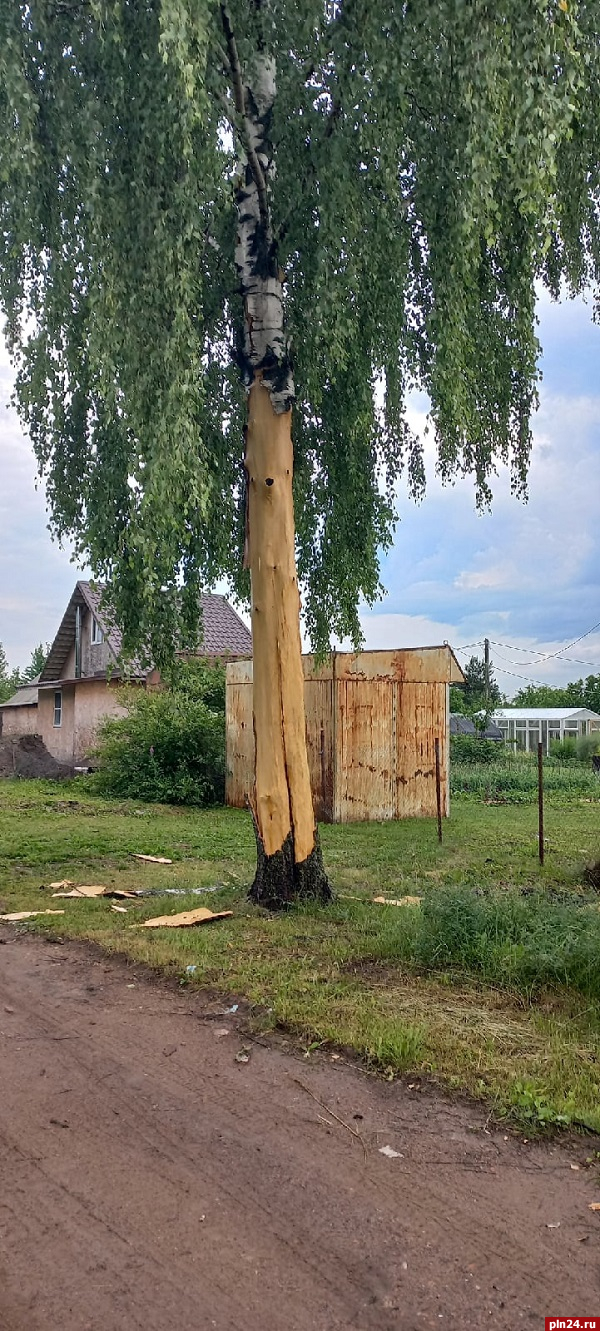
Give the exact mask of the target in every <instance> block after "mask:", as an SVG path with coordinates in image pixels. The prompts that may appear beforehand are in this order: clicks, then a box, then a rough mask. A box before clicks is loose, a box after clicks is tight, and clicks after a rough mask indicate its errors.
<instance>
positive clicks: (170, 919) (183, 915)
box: [132, 906, 233, 929]
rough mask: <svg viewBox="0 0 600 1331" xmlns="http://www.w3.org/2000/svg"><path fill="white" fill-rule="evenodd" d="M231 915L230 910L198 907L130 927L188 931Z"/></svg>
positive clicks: (160, 916)
mask: <svg viewBox="0 0 600 1331" xmlns="http://www.w3.org/2000/svg"><path fill="white" fill-rule="evenodd" d="M230 915H233V911H232V910H217V911H212V910H208V909H207V907H206V906H199V907H198V909H197V910H183V911H180V912H179V913H178V914H177V915H157V916H155V918H154V919H152V920H143V921H142V923H141V924H134V925H132V928H133V929H188V928H189V927H190V926H191V925H193V924H209V923H210V922H211V921H212V920H225V919H227V918H228V917H229V916H230Z"/></svg>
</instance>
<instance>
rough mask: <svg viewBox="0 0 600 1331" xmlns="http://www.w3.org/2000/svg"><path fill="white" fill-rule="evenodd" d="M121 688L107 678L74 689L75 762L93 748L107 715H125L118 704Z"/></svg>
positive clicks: (89, 681) (86, 682)
mask: <svg viewBox="0 0 600 1331" xmlns="http://www.w3.org/2000/svg"><path fill="white" fill-rule="evenodd" d="M101 645H102V646H103V645H104V644H101ZM120 687H121V685H120V684H117V683H114V684H113V683H111V682H110V681H108V682H107V680H105V679H90V680H84V679H82V680H80V681H79V682H78V683H77V685H76V686H75V720H74V728H73V729H74V734H73V753H74V757H75V760H76V761H77V759H79V758H84V757H86V756H87V755H89V753H90V750H91V749H93V747H94V744H95V740H96V732H97V729H98V725H99V723H100V721H103V720H104V717H105V716H125V715H126V708H125V707H121V705H120V703H119V701H118V693H119V688H120Z"/></svg>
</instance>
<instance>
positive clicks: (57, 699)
mask: <svg viewBox="0 0 600 1331" xmlns="http://www.w3.org/2000/svg"><path fill="white" fill-rule="evenodd" d="M54 725H55V726H60V725H62V693H55V694H54Z"/></svg>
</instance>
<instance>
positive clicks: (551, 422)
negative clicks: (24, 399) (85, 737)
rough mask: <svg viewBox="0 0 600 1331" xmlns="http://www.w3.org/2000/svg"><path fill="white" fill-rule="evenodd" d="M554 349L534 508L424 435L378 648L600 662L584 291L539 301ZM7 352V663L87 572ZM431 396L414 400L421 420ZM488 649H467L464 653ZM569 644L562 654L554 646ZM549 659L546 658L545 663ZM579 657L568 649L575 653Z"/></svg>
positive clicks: (594, 390) (557, 671)
mask: <svg viewBox="0 0 600 1331" xmlns="http://www.w3.org/2000/svg"><path fill="white" fill-rule="evenodd" d="M539 314H540V338H541V341H542V345H543V348H544V357H543V363H542V368H543V372H544V379H543V383H542V389H541V405H540V410H539V412H538V414H537V416H536V418H535V421H534V449H533V454H532V462H531V470H530V480H529V493H530V498H529V502H528V504H526V505H524V504H522V503H520V502H518V501H517V500H515V499H514V498H513V497H512V496H511V494H510V484H509V480H508V477H507V475H506V474H505V473H504V472H501V473H500V474H499V476H498V479H497V482H496V484H495V486H494V505H493V511H492V513H491V514H484V515H479V514H477V512H476V510H475V502H474V492H473V486H472V483H471V482H470V481H468V480H464V481H460V482H458V483H457V484H456V485H454V486H451V487H446V488H443V487H442V486H441V485H440V483H439V480H438V479H437V477H436V475H435V459H434V457H433V455H432V450H431V445H430V443H429V442H428V441H427V439H426V445H425V447H426V458H427V470H428V487H427V494H426V498H425V499H424V501H423V502H422V503H421V504H420V505H415V504H414V503H412V501H411V500H409V499H408V497H407V496H406V493H405V492H404V491H403V490H402V489H401V490H400V493H399V512H400V522H399V525H398V529H397V533H396V539H395V542H394V547H393V549H392V550H391V551H390V553H389V554H388V555H387V556H386V558H385V560H384V563H383V569H382V576H383V582H384V584H385V586H386V588H387V595H386V597H385V600H383V601H381V602H378V603H377V605H376V606H375V607H373V608H371V609H370V610H369V609H367V608H365V609H364V611H363V613H362V616H361V618H362V623H363V628H364V632H365V638H366V644H367V646H369V647H395V646H399V647H400V646H425V645H427V644H430V643H437V642H442V641H448V642H449V643H450V644H451V645H452V646H453V647H455V648H457V649H458V648H462V647H464V646H466V645H467V644H471V643H478V642H480V641H481V640H482V639H483V638H484V637H486V636H487V637H488V638H490V639H491V640H492V649H491V652H492V660H493V663H494V667H495V671H496V676H497V679H498V682H499V684H500V687H501V688H502V689H503V690H505V692H506V693H507V694H508V695H509V696H510V695H511V694H512V693H513V692H514V691H515V690H516V689H517V688H519V687H520V685H521V683H522V682H523V680H521V679H519V678H517V677H516V676H517V675H522V676H524V678H525V679H531V680H540V681H543V682H548V683H553V684H561V683H563V682H566V681H567V680H569V679H577V678H579V677H580V676H581V675H586V674H590V673H597V672H599V671H600V630H599V631H596V632H594V633H593V634H590V635H588V636H586V637H585V639H584V640H583V641H581V642H579V643H577V646H576V647H573V648H571V649H569V650H568V651H565V648H566V647H567V646H568V644H570V643H571V642H573V640H574V639H576V638H579V637H580V635H582V634H586V633H587V630H588V629H590V628H591V627H592V625H594V624H596V623H598V621H600V373H599V367H600V328H598V327H596V326H595V325H594V324H593V322H592V311H591V306H590V305H585V304H584V303H583V302H582V301H573V302H566V301H565V302H562V303H561V304H560V305H553V304H552V303H551V302H550V301H549V299H548V298H547V297H546V296H545V295H543V296H542V297H541V299H540V306H539ZM10 388H11V375H10V369H9V366H8V360H7V357H6V355H5V354H2V355H1V356H0V404H2V405H0V522H1V530H2V542H1V547H0V641H1V642H2V643H3V645H4V647H5V650H6V652H7V655H8V659H9V662H10V664H11V665H25V664H26V663H27V661H28V659H29V656H30V654H31V651H32V649H33V647H34V646H35V644H36V643H38V642H40V641H42V642H46V641H48V640H50V639H52V638H53V636H54V634H55V632H56V629H57V628H58V624H59V622H60V619H61V617H62V614H63V611H64V609H65V606H66V604H67V601H68V599H69V596H70V594H71V591H72V589H73V586H74V583H75V580H76V578H77V576H78V571H77V569H76V568H75V567H74V566H73V565H72V564H71V563H70V560H69V553H68V551H66V550H64V551H63V550H61V549H60V548H59V547H58V546H57V545H56V544H55V543H53V542H52V540H51V538H50V535H49V533H48V531H47V525H46V524H47V517H46V512H45V502H44V494H43V489H41V488H40V489H37V490H36V488H35V466H34V462H33V457H32V453H31V449H30V446H29V444H28V442H27V440H26V439H25V438H24V436H23V434H22V431H21V429H20V427H19V423H18V421H17V418H16V416H15V414H14V412H13V411H12V409H11V408H10V407H8V406H4V405H3V404H5V403H7V401H8V398H9V396H10ZM426 407H427V404H426V401H425V399H424V398H419V397H415V398H414V399H412V400H411V403H410V419H411V423H412V425H413V426H414V427H415V428H417V429H419V430H423V429H424V426H425V422H426ZM472 651H474V652H476V653H478V654H482V649H481V648H478V647H474V648H471V647H470V646H468V647H467V650H466V651H465V652H461V655H460V659H461V660H463V661H464V660H466V659H467V657H468V656H469V655H471V652H472ZM557 652H558V653H562V654H561V655H556V653H557ZM544 658H546V659H544ZM565 658H569V659H565Z"/></svg>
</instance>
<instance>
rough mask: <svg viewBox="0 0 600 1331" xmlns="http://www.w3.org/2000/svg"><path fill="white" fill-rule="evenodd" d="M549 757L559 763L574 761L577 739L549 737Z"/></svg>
mask: <svg viewBox="0 0 600 1331" xmlns="http://www.w3.org/2000/svg"><path fill="white" fill-rule="evenodd" d="M550 757H551V758H556V759H557V760H558V762H561V763H574V762H575V761H576V758H577V741H576V740H574V739H551V740H550Z"/></svg>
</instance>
